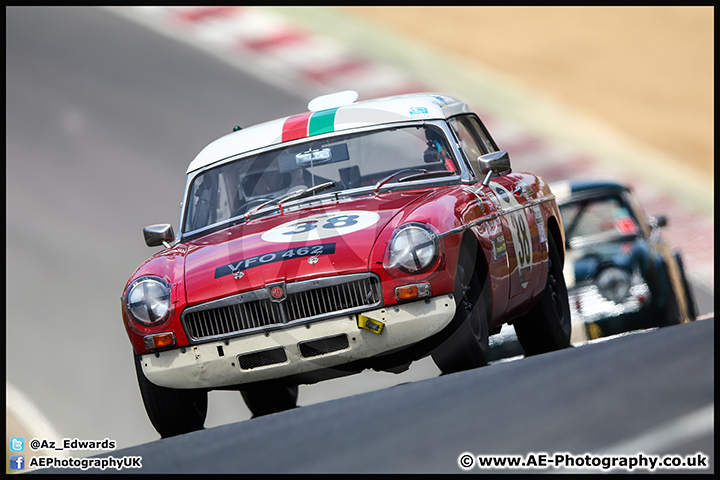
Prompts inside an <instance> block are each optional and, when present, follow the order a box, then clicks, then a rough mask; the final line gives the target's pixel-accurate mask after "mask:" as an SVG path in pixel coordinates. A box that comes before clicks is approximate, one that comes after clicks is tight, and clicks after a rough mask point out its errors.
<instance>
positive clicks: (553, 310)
mask: <svg viewBox="0 0 720 480" xmlns="http://www.w3.org/2000/svg"><path fill="white" fill-rule="evenodd" d="M514 326H515V333H516V334H517V337H518V340H519V341H520V345H522V347H523V349H524V350H525V353H527V354H528V355H537V354H540V353H546V352H551V351H553V350H560V349H562V348H567V347H569V346H570V329H571V325H570V305H569V304H568V291H567V286H566V285H565V278H564V277H563V271H562V263H561V260H560V253H559V251H558V248H557V245H556V244H555V240H554V239H553V237H552V236H548V277H547V282H546V284H545V291H544V292H543V294H542V297H541V298H540V300H539V301H538V303H536V304H535V306H534V307H533V308H532V309H531V310H530V311H529V312H528V313H526V314H525V315H523V316H522V317H520V318H518V319H516V320H515V321H514Z"/></svg>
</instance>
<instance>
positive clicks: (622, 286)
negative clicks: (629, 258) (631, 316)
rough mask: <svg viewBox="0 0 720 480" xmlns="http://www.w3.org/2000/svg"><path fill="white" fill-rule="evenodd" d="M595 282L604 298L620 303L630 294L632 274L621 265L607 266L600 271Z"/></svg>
mask: <svg viewBox="0 0 720 480" xmlns="http://www.w3.org/2000/svg"><path fill="white" fill-rule="evenodd" d="M595 284H596V285H597V289H598V291H599V292H600V294H601V295H602V296H603V298H605V299H607V300H609V301H611V302H614V303H618V304H620V303H622V302H623V301H624V300H625V299H626V298H627V297H628V296H629V295H630V289H631V287H632V285H633V283H632V275H631V272H629V271H627V270H626V269H624V268H621V267H617V266H611V267H606V268H604V269H603V270H602V271H600V272H599V273H598V275H597V277H596V280H595Z"/></svg>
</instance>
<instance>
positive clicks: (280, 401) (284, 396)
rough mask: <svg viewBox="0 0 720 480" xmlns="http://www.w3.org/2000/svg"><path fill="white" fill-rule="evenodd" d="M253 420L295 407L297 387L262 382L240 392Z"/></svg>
mask: <svg viewBox="0 0 720 480" xmlns="http://www.w3.org/2000/svg"><path fill="white" fill-rule="evenodd" d="M240 394H242V397H243V400H245V404H246V405H247V407H248V408H249V409H250V412H251V413H252V414H253V418H255V417H261V416H263V415H269V414H271V413H277V412H282V411H285V410H290V409H291V408H296V407H297V397H298V386H297V385H282V384H278V383H272V382H263V383H256V384H253V385H249V386H247V387H245V388H243V389H242V390H240Z"/></svg>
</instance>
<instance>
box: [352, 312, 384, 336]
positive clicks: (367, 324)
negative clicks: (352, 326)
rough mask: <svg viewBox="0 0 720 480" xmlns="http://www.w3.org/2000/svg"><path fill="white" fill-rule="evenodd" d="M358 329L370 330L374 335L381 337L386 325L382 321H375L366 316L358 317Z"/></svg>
mask: <svg viewBox="0 0 720 480" xmlns="http://www.w3.org/2000/svg"><path fill="white" fill-rule="evenodd" d="M358 327H360V328H364V329H365V330H370V331H371V332H373V333H377V334H378V335H380V334H381V333H382V331H383V328H385V324H384V323H382V322H381V321H380V320H375V319H373V318H370V317H366V316H365V315H358Z"/></svg>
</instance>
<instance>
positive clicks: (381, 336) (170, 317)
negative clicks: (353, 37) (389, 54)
mask: <svg viewBox="0 0 720 480" xmlns="http://www.w3.org/2000/svg"><path fill="white" fill-rule="evenodd" d="M356 100H357V93H355V92H352V91H346V92H340V93H338V94H331V95H325V96H322V97H318V98H316V99H314V100H313V101H311V102H310V103H309V104H308V109H309V110H310V111H309V112H307V113H303V114H299V115H295V116H290V117H287V118H282V119H278V120H274V121H270V122H267V123H263V124H260V125H256V126H252V127H248V128H242V129H241V128H239V127H236V128H235V131H233V133H230V134H228V135H226V136H224V137H222V138H220V139H218V140H216V141H214V142H212V143H210V144H209V145H208V146H207V147H205V149H203V150H202V151H201V152H200V153H199V154H198V155H197V157H196V158H195V159H194V160H193V161H192V162H191V163H190V166H189V167H188V170H187V184H186V191H185V198H184V201H183V203H182V208H181V216H180V224H179V228H178V232H177V234H176V233H175V231H174V229H173V227H172V226H171V225H169V224H162V225H153V226H150V227H146V228H145V229H144V234H145V241H146V243H147V244H148V245H149V246H161V245H162V246H164V247H165V249H163V250H162V251H160V252H158V253H156V254H155V255H153V256H152V257H151V258H150V259H148V260H147V261H145V262H144V263H143V264H142V265H141V266H140V267H139V268H138V269H137V270H136V271H135V273H134V274H133V275H132V277H131V278H130V279H129V280H128V283H127V285H126V287H125V290H124V292H123V295H122V316H123V321H124V324H125V328H126V330H127V333H128V335H129V337H130V342H131V343H132V347H133V350H134V355H135V365H136V368H137V376H138V382H139V385H140V390H141V392H142V397H143V401H144V404H145V407H146V410H147V413H148V416H149V417H150V420H151V422H152V424H153V425H154V427H155V429H156V430H157V431H158V433H160V435H161V436H162V437H168V436H172V435H178V434H182V433H185V432H189V431H193V430H197V429H200V428H202V427H203V424H204V421H205V416H206V413H207V392H208V391H210V390H217V389H223V390H238V391H240V392H241V393H242V396H243V398H244V399H245V402H246V403H247V405H248V407H249V409H250V410H251V412H252V413H253V414H254V415H255V416H258V415H264V414H268V413H273V412H278V411H281V410H285V409H289V408H293V407H295V406H296V401H297V393H298V385H300V384H309V383H315V382H318V381H321V380H324V379H328V378H333V377H338V376H344V375H349V374H352V373H358V372H360V371H362V370H364V369H366V368H372V369H375V370H381V371H390V372H396V373H397V372H401V371H403V370H405V369H407V367H408V365H409V364H410V363H411V362H412V361H414V360H417V359H420V358H422V357H425V356H427V355H431V356H432V358H433V360H434V361H435V363H436V364H437V365H438V367H439V368H440V370H441V371H442V372H444V373H452V372H457V371H460V370H465V369H470V368H475V367H480V366H483V365H485V364H486V363H487V349H488V336H489V335H492V334H494V333H497V332H499V331H500V328H501V326H502V325H503V324H505V323H512V324H514V326H515V329H516V331H517V335H518V337H519V339H520V341H521V342H522V345H523V347H524V348H525V350H526V352H527V353H528V354H538V353H543V352H547V351H551V350H556V349H560V348H565V347H568V346H569V344H570V343H569V341H570V309H569V306H568V300H567V289H566V286H565V283H564V280H563V274H562V271H563V262H564V255H565V250H564V245H565V238H564V231H563V225H562V220H561V218H560V214H559V211H558V207H557V204H556V202H555V197H554V195H553V194H552V192H551V191H550V189H549V187H548V185H547V183H546V182H545V181H544V180H543V179H542V178H541V177H539V176H537V175H535V174H532V173H514V172H512V170H511V167H510V160H509V157H508V153H507V152H505V151H502V150H499V149H498V147H497V145H496V144H495V142H494V141H493V139H492V138H491V136H490V134H489V133H488V131H487V130H486V129H485V127H484V126H483V124H482V122H481V121H480V119H479V118H478V116H477V115H476V114H474V113H473V112H472V111H471V109H470V108H469V107H468V105H466V104H465V103H464V102H462V101H460V100H458V99H456V98H453V97H450V96H447V95H441V94H434V93H428V94H409V95H402V96H394V97H388V98H380V99H375V100H367V101H360V102H358V101H356Z"/></svg>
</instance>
